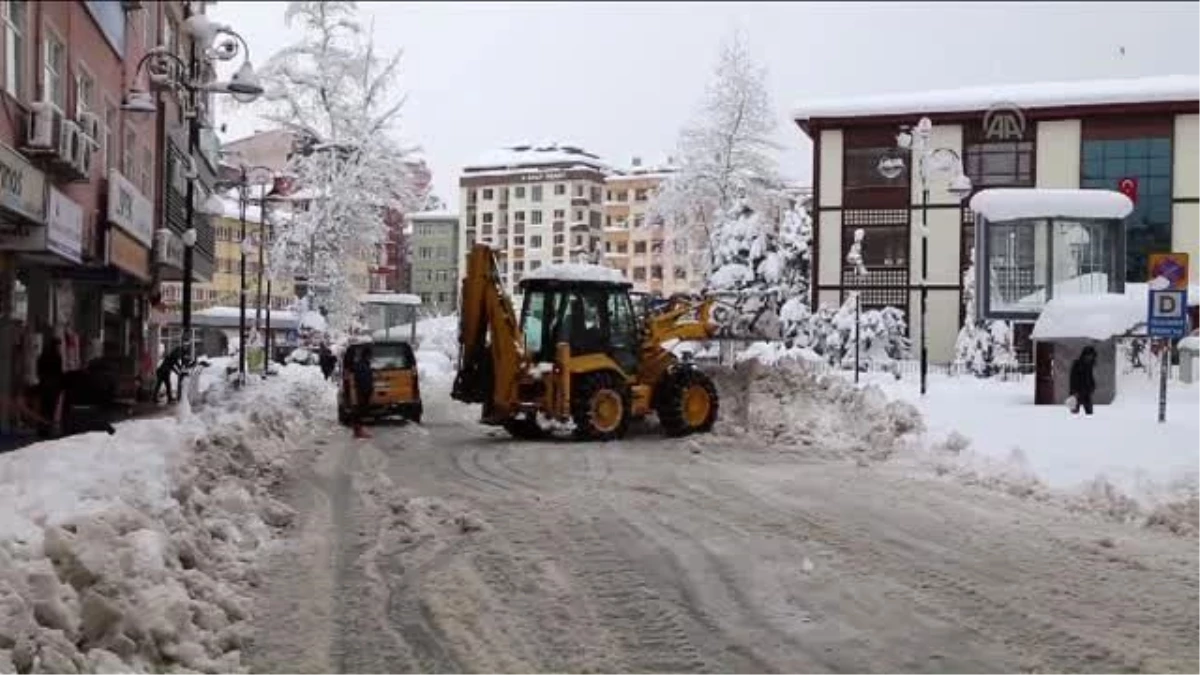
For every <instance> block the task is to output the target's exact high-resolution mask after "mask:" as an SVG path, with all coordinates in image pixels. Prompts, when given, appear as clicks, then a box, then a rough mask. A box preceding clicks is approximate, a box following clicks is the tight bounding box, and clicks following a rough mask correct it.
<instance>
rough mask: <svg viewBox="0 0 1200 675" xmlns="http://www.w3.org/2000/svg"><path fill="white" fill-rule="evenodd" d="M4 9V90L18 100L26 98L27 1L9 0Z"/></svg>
mask: <svg viewBox="0 0 1200 675" xmlns="http://www.w3.org/2000/svg"><path fill="white" fill-rule="evenodd" d="M3 7H4V9H3V12H4V15H3V16H4V89H5V91H7V92H8V93H9V94H12V95H13V96H14V97H15V98H17V99H18V100H23V99H24V98H25V17H27V16H29V5H28V3H27V2H25V0H8V2H5V3H4V5H3Z"/></svg>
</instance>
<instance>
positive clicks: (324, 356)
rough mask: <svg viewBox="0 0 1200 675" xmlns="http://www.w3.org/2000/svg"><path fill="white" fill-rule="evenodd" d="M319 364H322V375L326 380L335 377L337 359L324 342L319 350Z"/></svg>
mask: <svg viewBox="0 0 1200 675" xmlns="http://www.w3.org/2000/svg"><path fill="white" fill-rule="evenodd" d="M317 362H318V363H320V365H321V374H322V375H324V376H325V379H326V380H328V379H329V378H331V377H333V371H334V370H335V369H336V368H337V357H336V356H334V355H333V352H332V351H330V349H329V345H327V344H325V343H324V342H322V343H321V347H320V348H319V349H318V350H317Z"/></svg>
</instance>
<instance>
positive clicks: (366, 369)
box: [354, 347, 375, 438]
mask: <svg viewBox="0 0 1200 675" xmlns="http://www.w3.org/2000/svg"><path fill="white" fill-rule="evenodd" d="M374 391H375V373H374V372H373V371H372V370H371V348H370V347H364V348H363V349H362V350H361V351H360V352H359V353H358V360H357V361H355V362H354V395H355V396H354V402H355V405H354V408H355V410H354V437H355V438H370V437H371V435H370V434H369V433H367V430H366V428H364V427H363V423H364V422H365V421H366V419H367V415H368V413H369V411H370V407H371V394H372V392H374Z"/></svg>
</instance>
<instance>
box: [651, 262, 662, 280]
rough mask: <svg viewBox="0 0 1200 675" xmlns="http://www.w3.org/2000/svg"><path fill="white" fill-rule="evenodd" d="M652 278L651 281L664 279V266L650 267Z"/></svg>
mask: <svg viewBox="0 0 1200 675" xmlns="http://www.w3.org/2000/svg"><path fill="white" fill-rule="evenodd" d="M650 278H651V279H662V278H663V277H662V265H651V266H650Z"/></svg>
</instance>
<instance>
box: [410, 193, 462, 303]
mask: <svg viewBox="0 0 1200 675" xmlns="http://www.w3.org/2000/svg"><path fill="white" fill-rule="evenodd" d="M408 222H409V223H410V225H411V231H410V233H409V235H408V241H409V246H410V249H409V250H410V256H411V257H410V259H409V267H410V271H411V275H412V287H411V290H410V291H409V292H411V293H413V294H414V295H419V296H420V297H421V305H422V306H423V307H425V308H426V309H429V310H432V311H434V312H436V313H438V314H452V313H454V312H455V311H457V309H458V286H459V283H458V261H459V260H460V259H462V257H463V252H462V247H461V246H460V245H459V239H458V235H459V217H458V214H457V213H454V212H451V211H423V212H420V213H413V214H409V216H408Z"/></svg>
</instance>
